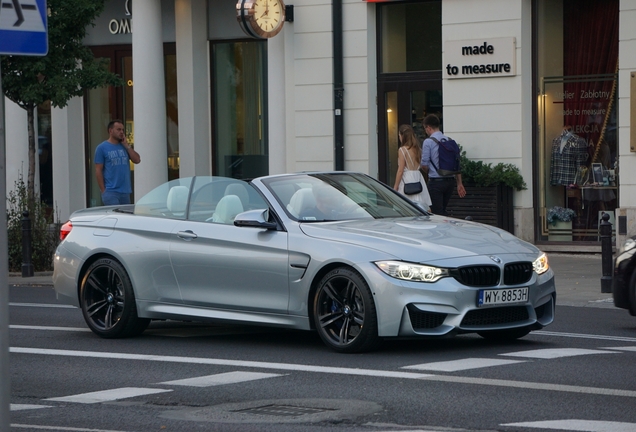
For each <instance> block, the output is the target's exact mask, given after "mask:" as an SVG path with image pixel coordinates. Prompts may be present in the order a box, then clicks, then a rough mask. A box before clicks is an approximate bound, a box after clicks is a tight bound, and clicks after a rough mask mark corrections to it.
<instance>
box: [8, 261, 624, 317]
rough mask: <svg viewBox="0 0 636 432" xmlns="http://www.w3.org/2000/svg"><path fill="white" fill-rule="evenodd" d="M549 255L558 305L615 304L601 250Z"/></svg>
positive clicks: (12, 277)
mask: <svg viewBox="0 0 636 432" xmlns="http://www.w3.org/2000/svg"><path fill="white" fill-rule="evenodd" d="M548 258H549V260H550V266H551V267H552V270H553V271H554V274H555V281H556V287H557V305H559V306H579V307H602V308H613V307H614V302H613V300H612V294H611V293H609V294H608V293H601V276H603V268H602V263H601V254H565V253H549V254H548ZM52 274H53V273H52V272H42V273H36V274H35V275H34V276H33V277H27V278H23V277H22V275H21V274H20V273H9V278H8V279H9V285H30V286H49V285H53V281H52V279H51V276H52Z"/></svg>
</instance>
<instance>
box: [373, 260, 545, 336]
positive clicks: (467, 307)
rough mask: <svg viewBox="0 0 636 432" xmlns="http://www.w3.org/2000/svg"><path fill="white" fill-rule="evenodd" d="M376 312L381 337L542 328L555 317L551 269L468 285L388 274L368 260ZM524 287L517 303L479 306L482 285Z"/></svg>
mask: <svg viewBox="0 0 636 432" xmlns="http://www.w3.org/2000/svg"><path fill="white" fill-rule="evenodd" d="M365 270H366V271H365V274H367V275H368V277H369V278H370V279H371V280H370V281H369V282H370V287H371V291H372V293H373V296H374V299H375V305H376V309H377V313H378V335H379V336H381V337H418V336H429V337H430V336H444V335H451V334H457V333H470V332H480V331H489V330H505V329H512V328H519V327H529V328H531V329H533V330H535V329H540V328H543V327H545V326H547V325H548V324H550V323H552V322H553V321H554V316H555V306H556V289H555V283H554V273H553V272H552V270H551V269H550V270H548V271H547V272H546V273H544V274H542V275H537V274H533V276H532V277H531V278H530V280H529V281H528V282H527V283H525V284H520V285H512V286H504V285H499V286H495V287H472V286H466V285H463V284H461V283H460V282H458V281H457V280H455V279H454V278H452V277H446V278H443V279H440V280H439V281H437V282H435V283H423V282H408V281H403V280H399V279H395V278H392V277H390V276H388V275H386V274H384V273H383V272H382V271H380V270H379V269H377V268H376V267H375V265H373V264H371V265H370V266H369V268H367V269H365ZM521 287H527V288H528V300H527V301H525V302H520V303H512V304H503V305H489V306H481V307H480V306H478V295H479V291H480V290H482V289H488V290H491V289H507V288H521Z"/></svg>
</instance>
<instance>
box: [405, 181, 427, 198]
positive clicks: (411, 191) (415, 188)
mask: <svg viewBox="0 0 636 432" xmlns="http://www.w3.org/2000/svg"><path fill="white" fill-rule="evenodd" d="M423 190H424V189H423V188H422V183H420V182H417V183H404V194H405V195H417V194H418V193H421V192H422V191H423Z"/></svg>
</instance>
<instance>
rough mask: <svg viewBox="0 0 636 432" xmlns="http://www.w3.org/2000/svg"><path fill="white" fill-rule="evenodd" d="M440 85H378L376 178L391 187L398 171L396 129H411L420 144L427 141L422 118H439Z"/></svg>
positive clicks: (433, 82)
mask: <svg viewBox="0 0 636 432" xmlns="http://www.w3.org/2000/svg"><path fill="white" fill-rule="evenodd" d="M441 86H442V83H441V80H435V81H398V82H387V83H384V84H383V85H380V91H379V92H378V142H379V150H380V151H379V161H380V164H379V168H380V169H379V177H380V179H381V180H382V181H383V182H385V183H386V184H388V185H389V186H393V184H394V183H395V175H396V172H397V160H398V147H399V143H400V141H399V138H398V128H399V127H400V125H402V124H409V125H411V126H413V129H414V130H415V135H416V136H417V138H418V140H419V142H420V143H421V142H422V141H423V140H424V138H426V133H425V132H424V126H423V124H422V122H423V120H424V117H426V116H427V115H428V114H436V115H437V116H439V117H440V119H441V118H442V89H441Z"/></svg>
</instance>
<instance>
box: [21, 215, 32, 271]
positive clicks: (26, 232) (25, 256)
mask: <svg viewBox="0 0 636 432" xmlns="http://www.w3.org/2000/svg"><path fill="white" fill-rule="evenodd" d="M22 277H33V264H32V263H31V219H29V212H28V211H26V210H25V211H23V212H22Z"/></svg>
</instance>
